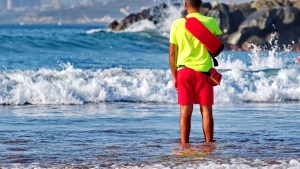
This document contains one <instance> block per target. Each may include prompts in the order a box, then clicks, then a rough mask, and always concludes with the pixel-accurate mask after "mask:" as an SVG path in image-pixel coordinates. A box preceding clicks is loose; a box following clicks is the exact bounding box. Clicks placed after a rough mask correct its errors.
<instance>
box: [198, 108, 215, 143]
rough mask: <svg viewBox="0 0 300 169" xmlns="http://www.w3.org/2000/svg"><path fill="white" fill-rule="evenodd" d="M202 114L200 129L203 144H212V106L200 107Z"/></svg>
mask: <svg viewBox="0 0 300 169" xmlns="http://www.w3.org/2000/svg"><path fill="white" fill-rule="evenodd" d="M200 111H201V114H202V127H203V133H204V138H205V142H213V137H214V119H213V114H212V106H200Z"/></svg>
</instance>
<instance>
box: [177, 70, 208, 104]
mask: <svg viewBox="0 0 300 169" xmlns="http://www.w3.org/2000/svg"><path fill="white" fill-rule="evenodd" d="M177 87H178V104H180V105H191V104H200V105H201V106H212V105H213V104H214V90H213V85H212V84H210V83H208V82H207V75H206V74H204V73H201V72H197V71H195V70H193V69H190V68H183V69H181V70H179V71H178V73H177Z"/></svg>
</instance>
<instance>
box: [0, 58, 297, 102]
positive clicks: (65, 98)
mask: <svg viewBox="0 0 300 169" xmlns="http://www.w3.org/2000/svg"><path fill="white" fill-rule="evenodd" d="M266 59H267V58H266ZM227 62H228V63H230V61H227ZM234 63H240V65H241V67H242V68H245V69H246V70H243V69H238V68H237V67H235V68H233V69H229V70H226V71H224V72H223V73H222V74H223V80H222V83H221V84H222V85H221V86H218V87H215V102H217V103H224V102H225V103H226V102H245V101H246V102H248V101H250V102H286V101H299V100H300V85H299V84H300V73H299V72H300V67H299V66H298V65H294V66H290V67H288V68H281V69H276V70H273V69H265V67H263V68H262V70H257V69H256V68H257V67H254V69H253V70H252V68H253V66H252V65H250V66H246V65H245V64H244V63H243V62H242V61H233V62H232V64H234ZM266 67H267V68H269V67H268V66H266ZM176 100H177V93H176V91H175V90H174V89H173V82H172V76H171V73H170V71H169V70H158V69H156V70H155V69H154V70H151V69H132V70H126V69H121V68H112V69H105V70H97V71H92V70H82V69H77V68H74V67H73V66H72V65H70V64H67V65H65V67H64V68H63V70H60V71H59V70H50V69H40V70H38V71H32V70H26V71H11V72H1V73H0V104H13V105H14V104H21V105H22V104H26V103H30V104H83V103H89V102H96V103H97V102H110V101H125V102H157V103H176Z"/></svg>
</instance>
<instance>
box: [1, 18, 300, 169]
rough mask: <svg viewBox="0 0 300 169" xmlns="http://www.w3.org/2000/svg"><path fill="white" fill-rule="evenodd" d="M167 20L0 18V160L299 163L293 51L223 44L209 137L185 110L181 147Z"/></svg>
mask: <svg viewBox="0 0 300 169" xmlns="http://www.w3.org/2000/svg"><path fill="white" fill-rule="evenodd" d="M176 17H177V15H172V17H171V18H170V19H172V18H176ZM169 26H170V21H166V22H164V23H163V24H161V25H153V24H151V23H149V22H147V21H143V22H141V23H138V24H135V25H134V26H132V27H130V28H128V29H127V30H125V31H123V32H118V33H116V32H111V31H108V30H106V26H105V25H100V26H99V25H82V26H78V25H60V26H58V25H44V26H40V25H22V26H20V25H4V26H0V168H213V169H215V168H222V169H223V168H247V169H248V168H251V169H252V168H274V169H275V168H276V169H277V168H291V169H298V168H300V131H299V124H300V74H299V72H300V65H297V64H295V62H294V59H295V58H297V57H298V56H299V55H300V54H299V53H296V52H291V51H290V50H289V49H288V47H287V48H286V50H284V51H278V50H277V47H276V43H275V44H274V46H273V49H272V50H269V51H261V50H260V49H259V48H258V47H256V46H255V48H254V49H253V50H252V51H251V52H231V51H224V52H223V53H222V54H221V56H219V58H218V60H219V64H220V66H219V67H218V68H217V69H219V70H220V72H222V74H223V80H222V85H221V86H218V87H215V106H214V117H215V139H216V140H217V142H216V143H214V144H209V145H207V144H204V143H203V134H202V128H201V115H200V113H199V107H197V106H195V111H194V114H193V123H192V132H191V144H192V147H191V148H189V149H182V148H181V147H180V145H179V143H180V138H179V127H178V121H179V106H178V105H177V104H176V100H177V94H176V91H175V90H174V89H173V83H172V76H171V72H170V69H169V63H168V45H169V44H168V38H167V30H168V28H169Z"/></svg>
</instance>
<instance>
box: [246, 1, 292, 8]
mask: <svg viewBox="0 0 300 169" xmlns="http://www.w3.org/2000/svg"><path fill="white" fill-rule="evenodd" d="M291 4H292V2H290V0H268V1H266V0H257V1H255V2H253V3H252V4H251V7H252V8H255V9H256V10H260V9H262V8H274V7H283V6H285V7H287V6H290V5H291Z"/></svg>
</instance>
